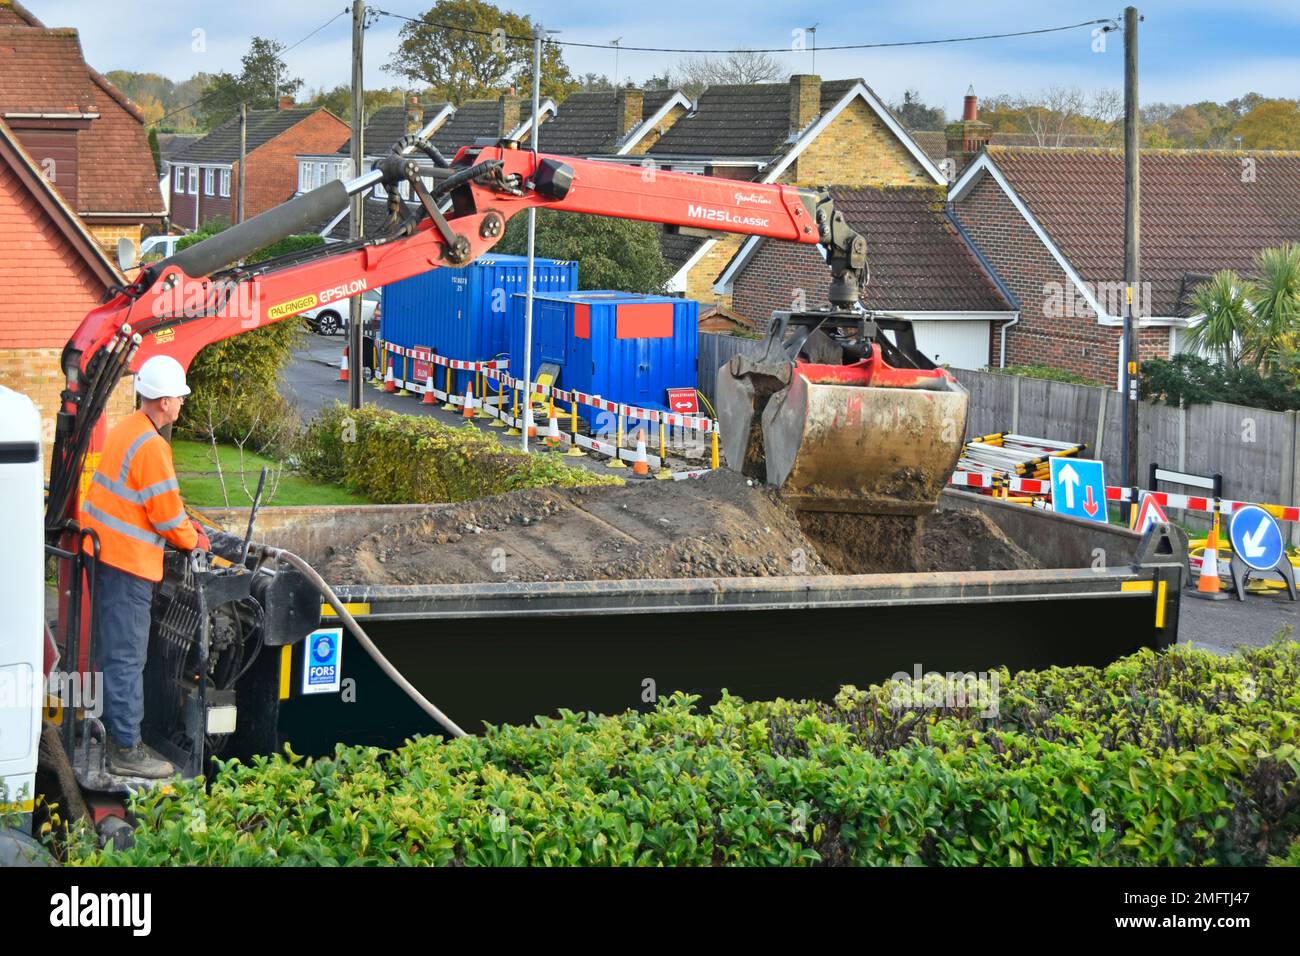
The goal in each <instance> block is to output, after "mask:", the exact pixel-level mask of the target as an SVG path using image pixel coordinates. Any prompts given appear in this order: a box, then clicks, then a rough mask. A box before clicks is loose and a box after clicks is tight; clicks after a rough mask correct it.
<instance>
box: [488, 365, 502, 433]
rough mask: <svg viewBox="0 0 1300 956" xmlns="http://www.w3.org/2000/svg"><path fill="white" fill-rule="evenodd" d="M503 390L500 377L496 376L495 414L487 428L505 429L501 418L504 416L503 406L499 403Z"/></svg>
mask: <svg viewBox="0 0 1300 956" xmlns="http://www.w3.org/2000/svg"><path fill="white" fill-rule="evenodd" d="M503 388H504V385H503V383H502V379H501V376H500V375H497V413H496V414H495V415H493V416H492V421H490V422H488V428H505V427H506V423H505V422H504V421H503V420H502V418H501V416H502V415H503V414H505V410H506V409H505V405H504V404H503V403H502V401H501V391H502V389H503Z"/></svg>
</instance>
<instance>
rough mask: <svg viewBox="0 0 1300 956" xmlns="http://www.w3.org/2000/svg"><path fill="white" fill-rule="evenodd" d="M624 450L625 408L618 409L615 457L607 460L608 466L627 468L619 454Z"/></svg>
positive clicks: (606, 465)
mask: <svg viewBox="0 0 1300 956" xmlns="http://www.w3.org/2000/svg"><path fill="white" fill-rule="evenodd" d="M622 450H623V409H621V408H620V409H619V410H618V434H617V435H615V437H614V457H613V458H611V459H610V460H609V461H607V462H605V467H606V468H626V467H627V465H625V464H624V463H623V458H622V456H621V455H620V454H619V453H620V452H621V451H622Z"/></svg>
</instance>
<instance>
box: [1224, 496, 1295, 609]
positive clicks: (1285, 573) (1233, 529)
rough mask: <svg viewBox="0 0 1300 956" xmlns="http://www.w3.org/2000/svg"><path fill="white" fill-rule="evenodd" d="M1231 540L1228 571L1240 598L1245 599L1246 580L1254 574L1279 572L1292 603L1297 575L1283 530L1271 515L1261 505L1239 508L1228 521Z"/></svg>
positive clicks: (1229, 538)
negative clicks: (1289, 556) (1292, 565)
mask: <svg viewBox="0 0 1300 956" xmlns="http://www.w3.org/2000/svg"><path fill="white" fill-rule="evenodd" d="M1228 540H1229V541H1230V542H1232V561H1231V563H1230V565H1229V572H1230V573H1231V576H1232V584H1233V589H1234V590H1235V591H1236V592H1237V597H1238V598H1239V599H1241V600H1243V601H1244V600H1245V599H1246V581H1247V580H1248V579H1249V577H1250V574H1251V572H1252V571H1267V572H1274V571H1275V572H1277V573H1278V575H1279V576H1280V577H1281V578H1282V580H1283V581H1284V582H1285V583H1286V586H1287V592H1288V594H1289V596H1290V598H1291V600H1292V601H1294V600H1295V599H1296V592H1295V574H1294V572H1293V571H1292V569H1291V561H1290V560H1289V559H1288V558H1287V556H1286V546H1285V544H1284V543H1283V540H1282V529H1281V528H1279V527H1278V524H1277V520H1276V519H1275V518H1274V517H1273V516H1272V515H1271V514H1269V513H1268V512H1267V511H1265V510H1264V509H1263V508H1261V507H1259V505H1244V506H1242V507H1240V508H1238V509H1237V510H1236V511H1234V512H1233V513H1232V520H1231V521H1230V522H1228Z"/></svg>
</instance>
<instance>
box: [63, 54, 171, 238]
mask: <svg viewBox="0 0 1300 956" xmlns="http://www.w3.org/2000/svg"><path fill="white" fill-rule="evenodd" d="M90 77H91V79H92V80H93V81H94V101H95V105H96V109H97V111H98V113H99V119H96V120H93V121H92V122H91V124H90V128H89V129H87V130H84V131H83V132H81V133H78V134H77V166H78V168H79V171H80V174H81V175H80V180H81V184H80V186H79V187H78V189H77V206H78V211H79V212H81V213H82V214H83V215H93V214H95V213H100V214H105V213H136V214H140V215H145V216H150V215H152V216H161V215H163V214H164V208H163V201H162V194H161V193H160V192H159V190H158V176H157V174H156V171H155V169H154V165H153V159H152V157H151V154H150V152H149V137H148V134H147V133H146V132H145V128H144V121H143V119H142V118H141V116H140V113H139V111H138V110H137V109H136V107H135V105H134V104H133V103H131V101H130V100H128V99H127V98H126V97H125V96H124V95H123V94H122V93H121V92H120V91H119V90H118V89H117V88H116V87H115V86H113V84H111V83H109V82H108V80H106V79H104V77H102V76H100V75H99V74H98V73H96V72H95V71H94V70H91V71H90Z"/></svg>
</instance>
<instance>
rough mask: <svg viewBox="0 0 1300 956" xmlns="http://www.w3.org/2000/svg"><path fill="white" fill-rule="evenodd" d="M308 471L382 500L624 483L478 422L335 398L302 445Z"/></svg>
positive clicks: (468, 498)
mask: <svg viewBox="0 0 1300 956" xmlns="http://www.w3.org/2000/svg"><path fill="white" fill-rule="evenodd" d="M298 454H299V459H300V461H301V467H302V469H303V471H305V472H306V473H307V474H309V475H312V476H313V477H315V478H319V479H321V480H323V481H328V482H330V483H332V484H340V485H343V486H344V487H346V488H348V489H350V490H351V491H355V492H357V493H359V494H363V495H365V496H366V497H367V498H369V499H370V500H372V501H376V502H380V503H401V502H411V503H416V502H422V503H433V502H443V501H471V500H473V499H476V498H484V497H487V496H488V495H499V494H503V493H505V492H507V491H514V490H517V489H521V488H573V487H578V486H581V485H609V484H621V483H622V481H621V479H619V478H613V477H609V476H606V475H598V474H595V473H593V472H590V471H587V470H586V469H583V468H574V467H572V466H570V465H567V464H565V463H564V461H563V460H562V459H560V458H559V457H557V456H550V455H525V454H523V453H522V452H520V451H518V450H516V449H513V448H507V447H506V446H504V445H502V444H501V443H500V442H499V441H497V439H496V437H495V436H493V435H489V434H485V433H484V432H481V431H479V430H478V429H477V428H475V427H474V426H473V425H469V424H466V425H462V426H459V427H454V426H451V425H445V424H443V423H442V422H439V421H437V420H436V419H433V418H427V417H424V416H419V415H402V414H400V413H398V412H394V411H389V410H387V409H380V408H362V409H360V410H359V411H355V412H354V411H350V410H349V409H348V408H347V407H346V406H344V405H342V404H340V403H335V404H334V405H333V406H331V407H329V408H326V409H325V410H323V411H322V412H321V413H320V415H318V416H317V417H316V419H315V420H314V421H312V423H311V424H310V425H309V426H308V428H307V432H306V434H305V435H304V436H303V438H302V441H301V444H300V447H299V451H298Z"/></svg>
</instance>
